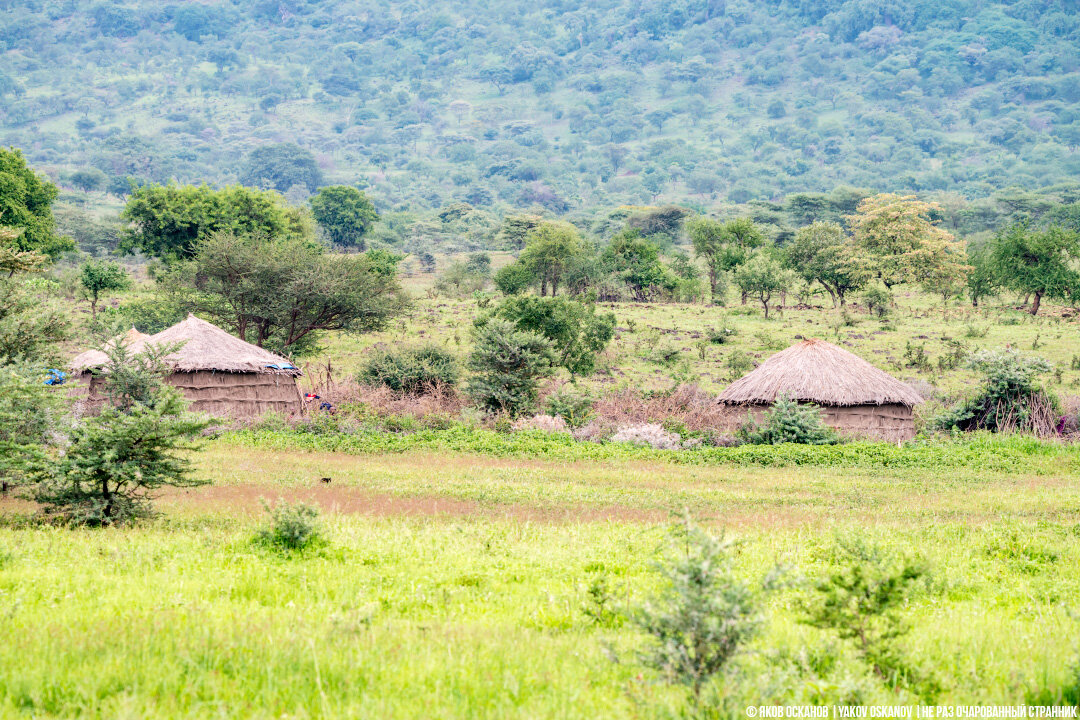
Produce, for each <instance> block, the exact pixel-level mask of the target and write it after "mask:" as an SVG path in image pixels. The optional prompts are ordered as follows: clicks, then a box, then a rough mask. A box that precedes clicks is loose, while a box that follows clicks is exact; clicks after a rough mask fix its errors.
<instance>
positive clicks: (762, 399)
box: [718, 340, 923, 442]
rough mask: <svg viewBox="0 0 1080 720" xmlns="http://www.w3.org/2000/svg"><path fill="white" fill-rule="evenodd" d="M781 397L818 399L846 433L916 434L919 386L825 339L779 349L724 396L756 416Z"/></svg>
mask: <svg viewBox="0 0 1080 720" xmlns="http://www.w3.org/2000/svg"><path fill="white" fill-rule="evenodd" d="M780 397H788V398H791V399H792V400H796V401H798V402H806V403H814V404H816V405H819V406H820V407H821V410H822V417H823V420H824V421H825V423H826V424H827V425H830V426H831V427H833V428H836V430H838V431H839V432H840V433H841V434H842V435H847V436H853V437H869V438H876V439H881V440H888V441H890V442H900V441H903V440H910V439H911V438H913V437H915V419H914V417H913V415H912V407H914V406H915V405H918V404H919V403H921V402H922V401H923V399H922V398H921V397H920V396H919V394H918V393H917V392H915V391H914V390H912V389H911V388H910V387H908V386H907V385H905V384H904V383H902V382H900V381H899V380H897V379H896V378H894V377H893V376H892V375H889V374H888V373H886V372H884V371H882V370H879V369H877V368H876V367H874V366H873V365H871V364H870V363H868V362H866V361H865V360H863V359H862V358H860V357H859V356H857V355H854V354H852V353H850V352H848V351H847V350H844V349H843V348H840V347H837V346H836V345H833V344H832V343H829V342H825V341H823V340H804V341H802V342H800V343H798V344H797V345H792V346H791V347H789V348H788V349H787V350H783V351H781V352H778V353H777V354H775V355H773V356H772V357H770V358H769V359H768V360H766V361H765V362H763V363H762V364H761V365H760V366H758V368H757V369H756V370H754V371H753V372H751V373H749V374H748V375H745V376H743V377H741V378H739V379H738V380H736V381H735V382H733V383H731V385H729V386H728V388H727V389H726V390H724V392H722V393H721V394H720V397H719V399H718V402H719V403H720V404H722V405H728V406H732V407H733V408H740V409H744V410H745V411H746V412H747V413H748V414H750V415H751V416H753V417H760V415H761V414H763V413H764V411H765V410H766V409H767V408H768V407H769V406H770V405H771V404H772V403H773V402H774V401H775V400H776V399H777V398H780Z"/></svg>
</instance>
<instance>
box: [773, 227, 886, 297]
mask: <svg viewBox="0 0 1080 720" xmlns="http://www.w3.org/2000/svg"><path fill="white" fill-rule="evenodd" d="M785 256H786V257H785V259H786V260H787V264H788V267H790V268H792V269H793V270H794V271H795V272H796V273H798V274H799V275H801V276H802V277H803V278H804V279H805V280H806V282H808V283H813V282H818V283H820V284H821V286H822V287H824V288H825V291H826V292H828V293H829V296H830V297H831V298H832V302H833V307H836V304H837V301H838V300H839V303H840V305H841V306H843V305H844V304H845V302H846V297H845V296H846V294H847V293H848V292H850V291H852V290H858V289H859V288H861V287H862V286H863V285H865V284H866V282H867V281H868V280H869V279H870V267H869V263H868V262H867V261H866V260H865V259H863V258H862V257H861V256H860V255H859V252H858V249H857V248H856V247H855V245H854V243H853V242H852V241H851V239H850V238H849V237H848V236H847V235H846V234H845V233H844V229H843V228H841V227H840V226H839V225H837V224H836V223H832V222H820V221H819V222H814V223H811V224H810V225H807V226H806V227H803V228H799V231H798V232H796V233H795V239H794V240H793V241H792V242H791V244H790V245H788V246H787V248H785Z"/></svg>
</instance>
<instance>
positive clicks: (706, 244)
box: [686, 217, 726, 304]
mask: <svg viewBox="0 0 1080 720" xmlns="http://www.w3.org/2000/svg"><path fill="white" fill-rule="evenodd" d="M686 232H687V234H688V235H689V236H690V243H691V244H692V245H693V248H694V255H696V256H697V257H698V259H700V260H702V261H704V263H705V270H706V273H707V274H708V276H709V295H710V297H711V298H712V301H713V303H714V304H715V303H716V301H717V292H716V291H717V287H718V285H719V282H720V273H721V272H723V271H724V267H723V263H722V262H721V256H722V253H723V249H724V238H725V237H726V235H725V233H724V224H723V223H721V222H720V221H718V220H712V219H710V218H706V217H695V218H693V219H691V220H689V221H687V223H686Z"/></svg>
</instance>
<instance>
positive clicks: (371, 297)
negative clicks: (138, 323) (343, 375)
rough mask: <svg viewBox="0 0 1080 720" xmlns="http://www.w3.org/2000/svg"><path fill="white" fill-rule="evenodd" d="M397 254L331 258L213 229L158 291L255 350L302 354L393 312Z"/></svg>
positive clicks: (400, 300) (397, 301)
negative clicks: (323, 337) (321, 340)
mask: <svg viewBox="0 0 1080 720" xmlns="http://www.w3.org/2000/svg"><path fill="white" fill-rule="evenodd" d="M400 259H401V258H400V256H396V255H391V254H389V253H386V252H380V251H374V250H373V251H370V252H368V253H360V254H356V255H346V256H333V255H330V254H328V253H326V252H325V251H324V250H323V249H322V248H321V247H319V246H317V245H314V244H312V243H310V242H306V241H304V240H301V239H286V240H274V239H271V238H269V237H267V236H266V235H263V234H258V233H256V234H250V235H236V234H233V233H224V232H220V233H215V234H213V235H211V236H210V237H208V238H206V239H205V240H203V241H202V242H200V243H199V244H198V246H197V249H196V254H195V258H194V259H193V260H192V261H190V262H188V263H183V264H177V265H176V266H175V267H173V268H172V269H171V270H170V272H168V273H167V274H166V275H165V276H163V278H162V280H161V286H160V289H161V291H162V294H163V296H164V297H165V298H166V299H167V300H168V301H170V302H173V303H175V304H177V305H179V306H180V307H182V308H183V309H185V310H189V311H191V312H201V313H205V314H207V315H209V316H210V317H212V318H213V319H214V320H215V321H217V322H220V323H222V324H224V325H226V326H227V327H229V328H230V329H231V330H232V331H233V332H234V333H235V334H236V335H237V336H239V337H241V338H243V339H245V340H247V341H248V342H253V343H255V344H256V345H258V346H259V347H268V348H271V349H274V350H277V351H281V352H290V353H293V354H303V353H305V352H310V351H311V350H312V349H313V348H314V346H315V343H316V342H317V338H318V336H319V333H320V332H322V331H327V330H347V331H350V332H370V331H372V330H376V329H379V328H381V327H383V326H384V325H385V324H386V322H387V321H388V320H390V319H391V318H393V317H395V316H397V315H398V314H400V313H401V312H402V311H403V310H404V309H405V308H406V307H407V305H408V299H407V296H406V294H405V292H404V290H403V289H402V288H401V285H400V284H399V283H398V279H397V262H398V261H399V260H400Z"/></svg>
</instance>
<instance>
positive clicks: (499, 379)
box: [468, 319, 555, 416]
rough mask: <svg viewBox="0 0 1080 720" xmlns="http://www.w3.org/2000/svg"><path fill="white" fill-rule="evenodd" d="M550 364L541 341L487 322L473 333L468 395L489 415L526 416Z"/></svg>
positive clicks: (547, 349)
mask: <svg viewBox="0 0 1080 720" xmlns="http://www.w3.org/2000/svg"><path fill="white" fill-rule="evenodd" d="M554 360H555V357H554V353H553V352H552V348H551V344H550V343H549V342H548V341H547V340H546V339H545V338H544V337H542V336H540V335H538V334H536V333H532V332H527V331H524V330H518V329H517V327H516V326H515V325H514V324H512V323H510V322H509V321H506V320H500V319H491V320H489V321H488V322H486V323H485V324H484V325H482V326H480V327H477V328H475V330H474V332H473V350H472V353H471V354H470V355H469V369H470V370H472V371H473V376H472V378H471V379H470V381H469V389H468V391H469V395H470V397H472V399H473V401H474V402H475V403H476V404H477V405H478V406H479V407H480V408H481V409H483V410H486V411H489V412H497V413H507V414H509V415H512V416H517V415H520V414H522V413H525V412H530V411H532V409H533V408H535V407H536V398H537V391H538V386H539V381H540V379H541V378H544V377H547V376H548V375H550V374H551V372H552V365H553V363H554Z"/></svg>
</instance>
